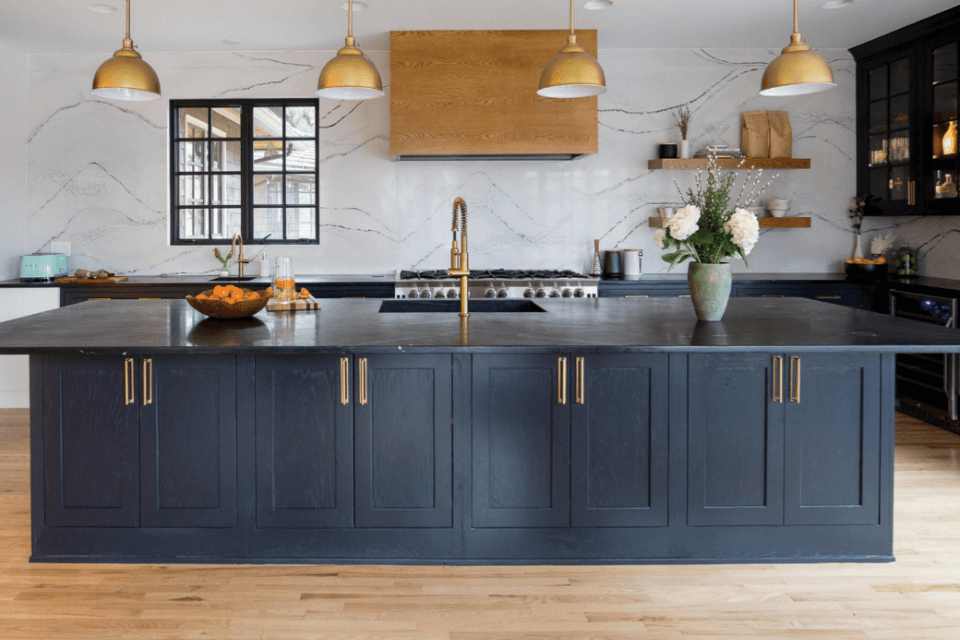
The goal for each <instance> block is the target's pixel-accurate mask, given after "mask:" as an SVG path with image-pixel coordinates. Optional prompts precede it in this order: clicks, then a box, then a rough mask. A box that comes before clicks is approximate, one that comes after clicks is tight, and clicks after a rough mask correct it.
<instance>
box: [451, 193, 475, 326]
mask: <svg viewBox="0 0 960 640" xmlns="http://www.w3.org/2000/svg"><path fill="white" fill-rule="evenodd" d="M461 211H462V212H463V213H462V217H461V216H458V215H457V214H458V213H460V212H461ZM458 218H459V219H460V221H461V228H460V249H459V250H458V249H457V220H458ZM447 275H448V276H453V277H459V278H460V316H461V317H464V318H465V317H467V316H468V315H470V312H469V310H468V309H467V299H468V298H469V295H468V290H467V279H468V278H469V276H470V259H469V255H468V254H467V202H466V200H464V199H463V198H461V197H459V196H457V199H456V200H454V201H453V249H451V250H450V269H449V270H448V271H447Z"/></svg>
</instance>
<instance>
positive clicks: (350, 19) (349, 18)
mask: <svg viewBox="0 0 960 640" xmlns="http://www.w3.org/2000/svg"><path fill="white" fill-rule="evenodd" d="M128 1H129V0H128ZM347 37H348V38H352V37H353V0H347Z"/></svg>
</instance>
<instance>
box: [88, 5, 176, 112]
mask: <svg viewBox="0 0 960 640" xmlns="http://www.w3.org/2000/svg"><path fill="white" fill-rule="evenodd" d="M93 95H95V96H97V97H98V98H108V99H110V100H156V99H157V98H159V97H160V79H159V78H157V73H156V71H154V70H153V68H152V67H151V66H150V65H149V64H147V63H146V62H144V61H143V58H141V57H140V54H139V53H137V52H136V51H134V49H133V40H131V39H130V0H127V37H126V38H124V39H123V48H122V49H120V50H118V51H116V52H115V53H114V54H113V57H112V58H110V59H109V60H107V61H106V62H104V63H103V64H101V65H100V68H99V69H97V73H96V74H95V75H94V76H93Z"/></svg>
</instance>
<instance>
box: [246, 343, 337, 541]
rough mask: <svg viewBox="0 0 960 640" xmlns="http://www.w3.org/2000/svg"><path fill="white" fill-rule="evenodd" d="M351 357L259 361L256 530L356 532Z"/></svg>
mask: <svg viewBox="0 0 960 640" xmlns="http://www.w3.org/2000/svg"><path fill="white" fill-rule="evenodd" d="M349 365H350V358H346V357H342V356H258V357H257V361H256V385H257V389H256V403H257V410H256V411H257V417H256V419H257V423H256V447H257V526H258V527H260V528H306V529H321V528H327V527H352V526H353V400H352V398H350V396H349V379H350V378H349V371H350V368H349Z"/></svg>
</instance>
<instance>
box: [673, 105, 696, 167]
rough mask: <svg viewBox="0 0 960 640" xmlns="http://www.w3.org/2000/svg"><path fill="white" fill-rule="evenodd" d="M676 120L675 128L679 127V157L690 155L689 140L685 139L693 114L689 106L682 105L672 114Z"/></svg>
mask: <svg viewBox="0 0 960 640" xmlns="http://www.w3.org/2000/svg"><path fill="white" fill-rule="evenodd" d="M673 117H674V119H675V120H676V121H677V128H678V129H680V157H681V158H689V157H690V141H689V140H687V134H688V133H689V132H690V121H691V120H692V119H693V116H692V115H691V113H690V107H688V106H686V105H684V106H682V107H680V108H679V109H677V110H676V111H675V112H674V114H673Z"/></svg>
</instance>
